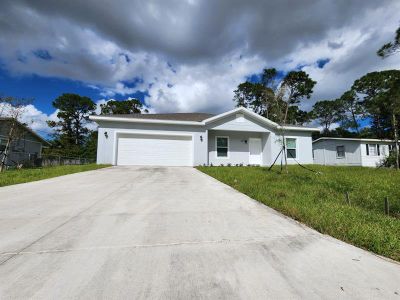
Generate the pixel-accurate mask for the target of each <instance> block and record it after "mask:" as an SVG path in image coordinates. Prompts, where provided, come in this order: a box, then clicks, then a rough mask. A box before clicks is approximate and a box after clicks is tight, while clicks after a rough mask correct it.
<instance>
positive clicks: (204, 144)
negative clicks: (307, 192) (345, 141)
mask: <svg viewBox="0 0 400 300" xmlns="http://www.w3.org/2000/svg"><path fill="white" fill-rule="evenodd" d="M97 123H98V124H99V128H98V132H99V135H98V150H97V163H98V164H115V163H116V161H115V158H116V143H117V135H118V134H121V133H132V134H134V133H149V134H168V133H170V134H190V135H192V141H193V163H194V165H202V164H210V163H212V164H214V165H220V164H227V163H231V164H240V163H242V164H248V163H249V144H248V140H249V138H251V137H254V138H261V147H262V165H270V164H271V163H272V162H273V160H274V159H275V157H276V156H277V155H278V153H279V151H280V149H281V142H280V141H281V139H280V138H279V136H277V135H276V134H275V132H274V129H272V128H270V127H269V126H267V125H265V124H263V123H261V122H260V121H259V120H257V119H255V118H252V117H251V116H250V117H249V116H247V115H245V114H243V113H238V114H233V115H228V116H226V117H225V118H222V119H220V120H216V121H215V122H212V123H209V124H207V125H206V126H195V125H189V126H188V125H167V124H144V123H127V122H115V121H97ZM106 132H107V137H106V135H105V133H106ZM285 134H286V135H287V137H293V138H296V143H297V158H296V160H297V161H298V162H300V163H302V164H312V163H313V160H312V139H311V132H309V131H286V133H285ZM217 135H218V136H228V137H229V143H230V145H229V151H230V155H229V159H226V158H217V157H216V147H215V136H217ZM200 137H201V138H200ZM245 140H246V141H247V143H245V142H244V141H245ZM288 163H289V164H293V163H296V162H295V161H294V160H293V159H290V158H289V159H288Z"/></svg>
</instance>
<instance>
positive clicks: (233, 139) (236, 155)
mask: <svg viewBox="0 0 400 300" xmlns="http://www.w3.org/2000/svg"><path fill="white" fill-rule="evenodd" d="M217 136H224V137H225V136H226V137H228V138H229V142H228V143H229V144H228V145H229V147H228V157H226V158H225V157H217V148H216V137H217ZM262 136H263V134H262V133H260V132H237V131H223V130H218V131H214V130H210V131H209V133H208V155H209V164H213V165H215V166H219V165H221V164H224V165H226V164H228V163H230V164H232V165H235V164H244V165H247V164H248V163H249V138H260V139H262ZM261 146H262V140H261Z"/></svg>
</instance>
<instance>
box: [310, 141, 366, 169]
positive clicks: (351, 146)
mask: <svg viewBox="0 0 400 300" xmlns="http://www.w3.org/2000/svg"><path fill="white" fill-rule="evenodd" d="M337 146H344V148H345V157H344V158H338V157H337V154H336V147H337ZM313 151H314V163H315V164H320V165H347V166H361V152H360V142H359V141H346V140H321V141H318V142H316V143H314V144H313Z"/></svg>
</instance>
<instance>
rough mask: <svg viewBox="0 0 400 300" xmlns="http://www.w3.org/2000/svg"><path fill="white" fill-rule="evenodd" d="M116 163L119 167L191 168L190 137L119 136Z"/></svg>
mask: <svg viewBox="0 0 400 300" xmlns="http://www.w3.org/2000/svg"><path fill="white" fill-rule="evenodd" d="M116 162H117V165H120V166H128V165H130V166H135V165H137V166H140V165H142V166H192V165H193V159H192V137H191V136H189V135H184V136H183V135H151V134H149V135H145V134H140V135H139V134H121V135H119V137H118V142H117V159H116Z"/></svg>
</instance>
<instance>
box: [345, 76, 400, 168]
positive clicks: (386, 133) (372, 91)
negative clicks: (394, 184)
mask: <svg viewBox="0 0 400 300" xmlns="http://www.w3.org/2000/svg"><path fill="white" fill-rule="evenodd" d="M352 90H354V91H355V92H356V93H358V94H359V95H360V96H361V97H363V103H364V106H365V109H366V112H367V114H368V115H369V117H371V118H372V120H373V126H375V128H377V129H378V130H379V131H380V134H381V137H382V138H384V137H389V138H394V140H395V155H396V168H397V169H399V141H398V131H399V119H400V71H399V70H388V71H381V72H371V73H368V74H366V75H364V76H363V77H361V78H360V79H358V80H356V81H355V82H354V84H353V86H352Z"/></svg>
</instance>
